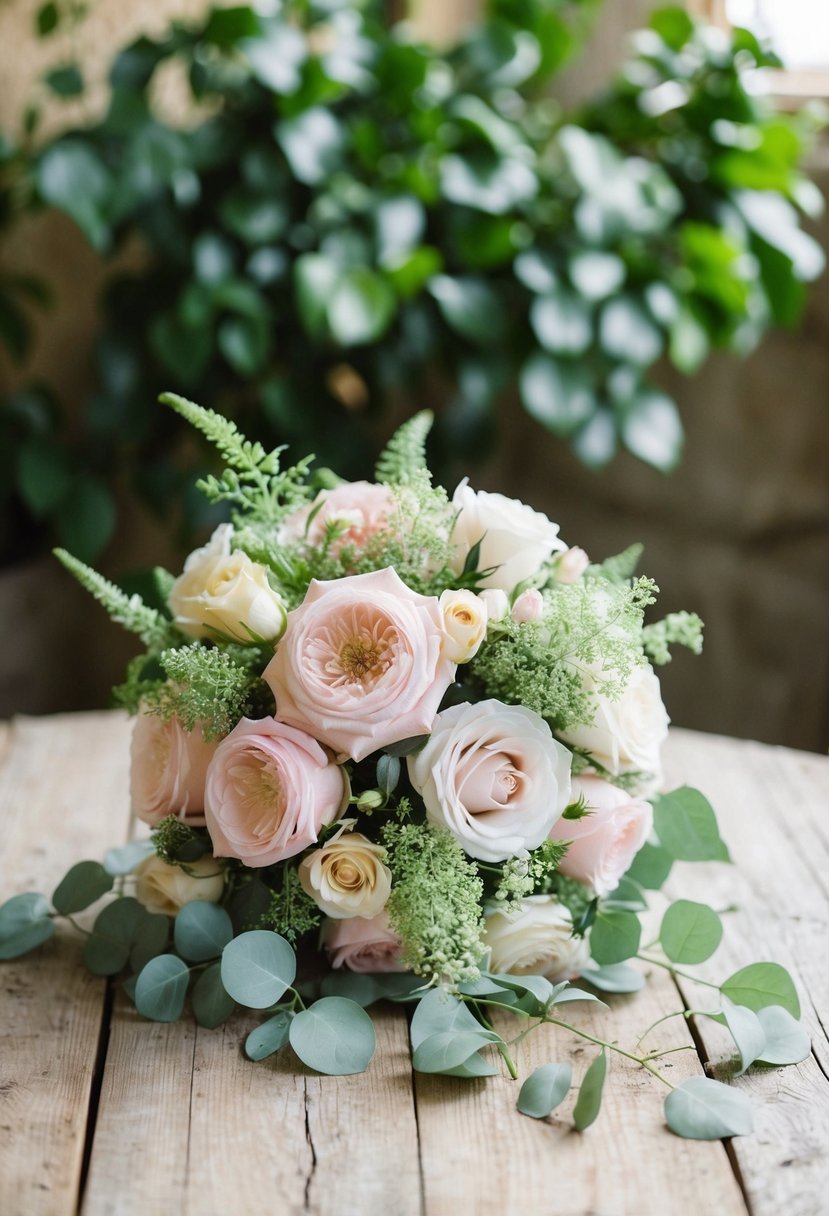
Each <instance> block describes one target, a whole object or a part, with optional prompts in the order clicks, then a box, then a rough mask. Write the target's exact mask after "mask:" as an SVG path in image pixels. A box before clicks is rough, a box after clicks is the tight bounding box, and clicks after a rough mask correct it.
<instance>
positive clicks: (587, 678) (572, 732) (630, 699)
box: [560, 664, 670, 793]
mask: <svg viewBox="0 0 829 1216" xmlns="http://www.w3.org/2000/svg"><path fill="white" fill-rule="evenodd" d="M600 678H601V671H600V669H596V670H593V671H590V670H585V671H583V672H582V680H583V683H584V686H585V688H586V689H587V691H589V692H591V693H592V700H593V704H594V706H595V712H594V716H593V721H592V722H591V723H590V724H589V725H587V726H584V725H582V726H571V727H568V728H567V730H564V731H561V732H560V733H561V737H562V739H564V741H565V742H566V743H570V744H571V745H572V746H573V747H583V748H585V749H586V750H587V751H588V752H589V753H590V755H591V756H595V758H596V760H598V761H599V763H600V764H601V765H603V767H604V768H606V769H607V770H608V771H609V772H611V773H613V774H614V775H619V774H621V773H630V772H641V773H643V774H644V777H643V779H642V781H641V783H640V787H639V792H640V793H652V792H653V791H654V790H656V789H658V787H659V785H660V784H661V780H662V762H661V759H660V753H661V750H662V744H663V743H664V742H665V740H666V739H667V737H668V725H669V723H670V718H669V717H668V714H667V712H666V710H665V706H664V705H663V703H662V695H661V689H660V685H659V678H658V676H657V675H656V673H655V672H654V670H653V668H652V667H650V666H648V665H647V664H646V665H645V666H643V667H635V668H634V670H633V672H632V673H631V675H630V678H629V680H628V682H627V684H626V686H625V689H624V692H623V693H622V695H621V697H619V698H617V699H615V700H611V699H610V697H608V696H607V695H606V694H605V693H602V692H599V691H597V685H598V683H599V680H600Z"/></svg>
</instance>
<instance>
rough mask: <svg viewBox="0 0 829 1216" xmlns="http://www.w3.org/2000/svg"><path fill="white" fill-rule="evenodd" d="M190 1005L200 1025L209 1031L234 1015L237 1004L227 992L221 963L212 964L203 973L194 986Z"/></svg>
mask: <svg viewBox="0 0 829 1216" xmlns="http://www.w3.org/2000/svg"><path fill="white" fill-rule="evenodd" d="M190 1004H191V1005H192V1007H193V1016H194V1017H195V1019H196V1021H197V1022H198V1024H199V1025H200V1026H206V1027H207V1029H208V1030H213V1029H214V1028H215V1027H216V1026H221V1025H222V1023H223V1022H226V1021H227V1019H228V1018H229V1017H230V1015H231V1014H232V1013H233V1010H234V1009H235V1008H236V1002H235V1001H234V999H233V997H232V996H229V995H228V993H227V992H226V991H225V986H224V984H223V983H222V968H221V964H220V963H212V964H211V965H210V966H209V967H207V968H206V969H205V970H204V971H203V972H202V973H201V975H200V976H199V978H198V979H197V980H196V982H195V984H194V985H193V991H192V993H191V995H190Z"/></svg>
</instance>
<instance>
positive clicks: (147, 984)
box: [135, 954, 190, 1022]
mask: <svg viewBox="0 0 829 1216" xmlns="http://www.w3.org/2000/svg"><path fill="white" fill-rule="evenodd" d="M189 980H190V972H189V970H188V967H187V964H186V963H185V962H184V960H183V959H180V958H178V957H177V956H176V955H175V954H160V955H159V956H158V957H157V958H153V959H150V961H149V962H148V963H147V965H146V967H145V968H144V970H143V971H142V972H141V974H140V975H139V976H138V979H137V980H136V983H135V1008H136V1009H137V1010H138V1012H139V1013H140V1014H141V1015H142V1016H143V1017H145V1018H149V1019H150V1020H151V1021H153V1022H175V1021H177V1020H178V1018H180V1017H181V1014H182V1010H183V1009H184V998H185V997H186V995H187V985H188V983H189Z"/></svg>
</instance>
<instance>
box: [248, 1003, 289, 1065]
mask: <svg viewBox="0 0 829 1216" xmlns="http://www.w3.org/2000/svg"><path fill="white" fill-rule="evenodd" d="M291 1017H292V1015H291V1014H290V1013H288V1011H287V1010H281V1011H280V1012H279V1013H275V1014H274V1016H273V1017H272V1018H268V1020H267V1021H266V1022H262V1023H261V1025H259V1026H257V1027H256V1028H255V1029H254V1030H252V1031H251V1032H250V1034H249V1035H248V1037H247V1038H246V1039H245V1055H246V1056H247V1057H248V1059H249V1060H266V1059H267V1058H268V1056H272V1055H273V1054H274V1052H276V1051H279V1049H280V1047H284V1046H285V1044H286V1043H287V1042H288V1035H289V1034H290V1030H291Z"/></svg>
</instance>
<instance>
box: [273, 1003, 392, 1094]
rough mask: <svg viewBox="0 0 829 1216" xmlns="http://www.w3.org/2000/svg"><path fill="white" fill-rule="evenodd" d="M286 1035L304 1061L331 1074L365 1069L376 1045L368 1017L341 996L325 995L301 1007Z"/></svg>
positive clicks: (356, 1005)
mask: <svg viewBox="0 0 829 1216" xmlns="http://www.w3.org/2000/svg"><path fill="white" fill-rule="evenodd" d="M288 1035H289V1039H290V1043H291V1046H292V1047H293V1049H294V1051H295V1052H296V1054H297V1055H298V1056H299V1058H300V1060H302V1062H303V1064H307V1065H308V1067H309V1068H313V1069H316V1071H317V1072H322V1073H326V1074H327V1075H328V1076H332V1077H345V1076H349V1075H351V1074H352V1073H355V1072H365V1070H366V1068H368V1065H369V1063H370V1061H371V1057H372V1056H373V1055H374V1048H375V1046H376V1039H375V1035H374V1027H373V1025H372V1023H371V1018H370V1017H369V1016H368V1014H367V1013H366V1011H365V1010H364V1009H362V1008H361V1007H360V1006H359V1005H358V1004H356V1002H354V1001H349V1000H348V999H347V998H346V997H343V996H324V997H322V998H321V999H320V1000H318V1001H315V1002H314V1004H313V1005H311V1007H310V1008H309V1009H303V1010H302V1012H301V1013H298V1014H297V1015H296V1017H295V1018H294V1019H293V1020H292V1021H291V1024H290V1027H289V1030H288Z"/></svg>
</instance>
